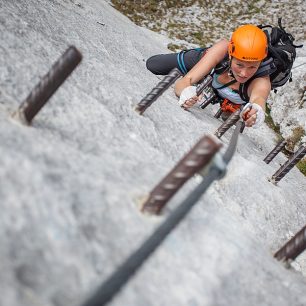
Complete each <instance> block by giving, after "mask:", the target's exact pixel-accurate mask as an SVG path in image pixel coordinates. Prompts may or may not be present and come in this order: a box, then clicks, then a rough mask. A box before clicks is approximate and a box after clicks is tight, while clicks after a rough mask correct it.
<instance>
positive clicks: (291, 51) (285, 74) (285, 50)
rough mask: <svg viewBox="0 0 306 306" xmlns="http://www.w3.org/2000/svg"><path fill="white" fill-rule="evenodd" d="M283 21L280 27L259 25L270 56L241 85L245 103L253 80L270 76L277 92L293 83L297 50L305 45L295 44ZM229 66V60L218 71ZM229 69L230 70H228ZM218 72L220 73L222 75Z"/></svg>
mask: <svg viewBox="0 0 306 306" xmlns="http://www.w3.org/2000/svg"><path fill="white" fill-rule="evenodd" d="M281 22H282V19H281V18H278V26H276V27H273V26H271V25H258V27H259V28H260V29H262V30H263V31H264V33H265V34H266V36H267V39H268V56H267V58H266V59H265V60H264V61H263V62H262V63H261V65H260V67H259V69H258V70H257V72H256V73H255V75H254V76H253V77H252V78H251V79H250V80H248V81H247V82H246V83H243V84H241V85H240V88H239V94H240V97H241V98H242V99H243V100H244V101H247V102H248V101H249V96H248V94H247V90H248V85H249V84H250V82H251V81H252V80H254V79H255V78H258V77H262V76H266V75H269V76H270V81H271V87H272V89H274V91H276V88H277V87H280V86H283V85H284V84H286V83H287V82H288V81H289V82H291V81H292V73H291V69H292V66H293V63H294V60H295V58H296V50H295V49H296V48H302V47H303V45H295V44H293V41H294V37H293V36H292V34H290V33H288V32H286V31H285V29H284V28H283V26H282V23H281ZM226 62H227V63H228V64H227V67H229V62H228V58H227V59H226V58H225V60H224V61H222V62H221V63H220V64H219V65H218V68H217V69H216V71H217V72H218V71H220V72H222V70H223V71H224V68H225V66H226V64H225V63H226ZM227 69H228V68H227ZM220 72H218V73H220Z"/></svg>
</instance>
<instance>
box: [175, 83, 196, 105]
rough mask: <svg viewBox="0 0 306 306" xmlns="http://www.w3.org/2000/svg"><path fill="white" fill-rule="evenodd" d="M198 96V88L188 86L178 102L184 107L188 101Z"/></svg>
mask: <svg viewBox="0 0 306 306" xmlns="http://www.w3.org/2000/svg"><path fill="white" fill-rule="evenodd" d="M196 95H197V91H196V86H188V87H186V88H184V89H183V91H182V92H181V95H180V99H179V101H178V103H179V105H183V104H184V103H185V102H186V101H187V100H189V99H190V98H192V97H194V96H196Z"/></svg>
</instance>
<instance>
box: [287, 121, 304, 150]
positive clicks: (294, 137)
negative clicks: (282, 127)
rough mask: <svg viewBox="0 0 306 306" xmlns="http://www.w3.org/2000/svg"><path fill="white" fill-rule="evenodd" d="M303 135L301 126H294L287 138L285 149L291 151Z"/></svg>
mask: <svg viewBox="0 0 306 306" xmlns="http://www.w3.org/2000/svg"><path fill="white" fill-rule="evenodd" d="M304 135H305V130H304V129H303V127H301V126H298V127H296V128H294V129H293V131H292V134H291V136H290V137H288V138H287V146H286V147H287V150H288V151H290V152H293V151H294V147H295V145H296V144H297V143H298V142H299V141H300V140H301V138H302V137H303V136H304Z"/></svg>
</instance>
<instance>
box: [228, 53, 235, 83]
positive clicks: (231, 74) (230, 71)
mask: <svg viewBox="0 0 306 306" xmlns="http://www.w3.org/2000/svg"><path fill="white" fill-rule="evenodd" d="M231 66H232V57H231V56H230V57H229V65H228V72H227V75H228V76H229V77H231V78H233V79H234V80H236V78H235V77H234V74H233V71H232V68H231ZM236 81H237V80H236Z"/></svg>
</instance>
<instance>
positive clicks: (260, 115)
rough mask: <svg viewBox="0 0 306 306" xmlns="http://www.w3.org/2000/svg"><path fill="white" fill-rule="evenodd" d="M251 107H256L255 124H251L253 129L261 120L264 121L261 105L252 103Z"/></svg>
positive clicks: (260, 123) (259, 124)
mask: <svg viewBox="0 0 306 306" xmlns="http://www.w3.org/2000/svg"><path fill="white" fill-rule="evenodd" d="M251 105H252V108H254V109H256V110H257V112H256V121H255V124H254V125H253V126H252V127H253V128H254V129H257V128H258V127H260V126H261V125H262V124H263V122H264V121H265V112H264V111H263V109H262V107H261V106H260V105H258V104H256V103H252V104H251Z"/></svg>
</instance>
